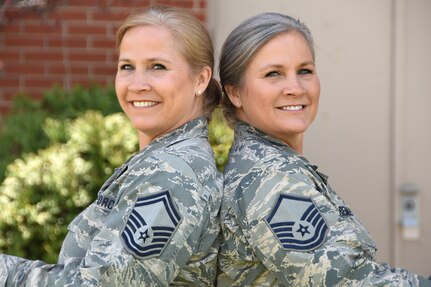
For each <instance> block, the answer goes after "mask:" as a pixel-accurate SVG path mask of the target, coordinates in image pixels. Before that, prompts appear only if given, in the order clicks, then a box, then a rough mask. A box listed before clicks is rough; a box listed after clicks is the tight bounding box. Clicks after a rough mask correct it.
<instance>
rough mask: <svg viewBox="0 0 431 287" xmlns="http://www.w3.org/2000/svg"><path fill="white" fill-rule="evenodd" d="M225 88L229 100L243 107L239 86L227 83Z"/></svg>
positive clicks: (238, 106)
mask: <svg viewBox="0 0 431 287" xmlns="http://www.w3.org/2000/svg"><path fill="white" fill-rule="evenodd" d="M224 89H225V91H226V93H227V96H228V97H229V100H230V101H231V103H232V104H233V105H234V106H235V107H237V108H240V107H241V96H240V92H239V89H238V87H235V86H232V85H225V86H224Z"/></svg>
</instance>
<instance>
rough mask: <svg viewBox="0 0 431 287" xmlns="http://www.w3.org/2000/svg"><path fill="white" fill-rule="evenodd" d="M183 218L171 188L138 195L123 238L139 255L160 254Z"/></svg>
mask: <svg viewBox="0 0 431 287" xmlns="http://www.w3.org/2000/svg"><path fill="white" fill-rule="evenodd" d="M181 219H182V217H181V215H180V214H179V212H178V211H177V208H176V206H175V204H174V203H173V202H172V199H171V196H170V194H169V191H167V190H166V191H163V192H161V193H158V194H154V195H149V196H143V197H138V199H137V200H136V203H135V206H134V207H133V210H132V212H131V213H130V215H129V218H128V219H127V223H126V225H125V227H124V230H123V232H122V233H121V240H122V242H123V245H124V247H125V248H126V249H127V250H128V251H129V252H130V253H131V254H132V255H133V256H135V257H137V258H141V259H146V258H151V257H156V256H159V255H160V254H161V253H162V251H163V249H164V248H165V247H166V245H167V244H168V242H169V240H170V239H171V237H172V235H173V234H174V232H175V230H176V229H177V227H178V225H179V223H180V221H181Z"/></svg>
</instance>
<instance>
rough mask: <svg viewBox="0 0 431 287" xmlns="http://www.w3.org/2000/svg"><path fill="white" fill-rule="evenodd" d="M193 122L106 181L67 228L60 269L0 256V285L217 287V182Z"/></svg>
mask: <svg viewBox="0 0 431 287" xmlns="http://www.w3.org/2000/svg"><path fill="white" fill-rule="evenodd" d="M207 136H208V131H207V121H206V119H204V118H199V119H196V120H193V121H191V122H189V123H187V124H185V125H184V126H182V127H180V128H178V129H177V130H175V131H173V132H171V133H169V134H166V135H164V136H162V137H160V138H159V139H157V140H155V141H154V142H152V143H151V144H150V145H148V146H147V147H146V148H144V149H143V150H142V151H141V152H139V153H138V154H136V155H135V156H133V157H132V158H130V159H129V160H128V161H127V162H126V163H125V164H124V165H123V166H122V167H120V168H118V169H117V170H116V171H115V173H114V174H113V175H112V176H111V177H110V178H109V179H108V180H107V182H106V183H105V184H104V185H103V187H102V188H101V190H100V191H99V194H98V198H97V200H96V201H95V202H94V203H93V204H91V205H90V206H89V207H88V208H87V209H86V210H84V211H83V212H82V213H81V214H80V215H79V216H77V217H76V218H75V219H74V220H73V221H72V222H71V223H70V225H69V233H68V235H67V236H66V238H65V240H64V243H63V246H62V250H61V252H60V256H59V260H58V263H57V264H46V263H44V262H41V261H31V260H26V259H23V258H18V257H14V256H8V255H0V286H169V285H175V286H178V285H181V286H214V284H215V281H216V270H217V251H218V240H217V237H218V235H219V233H220V222H219V219H218V212H219V210H220V204H221V197H222V177H221V175H220V174H219V172H218V171H217V169H216V165H215V162H214V157H213V154H212V150H211V147H210V145H209V143H208V141H207Z"/></svg>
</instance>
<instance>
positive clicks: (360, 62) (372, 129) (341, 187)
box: [209, 0, 431, 275]
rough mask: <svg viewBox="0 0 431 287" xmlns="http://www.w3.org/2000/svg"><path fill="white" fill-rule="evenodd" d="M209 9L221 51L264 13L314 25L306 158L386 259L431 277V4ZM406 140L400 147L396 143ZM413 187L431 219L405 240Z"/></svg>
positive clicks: (268, 2)
mask: <svg viewBox="0 0 431 287" xmlns="http://www.w3.org/2000/svg"><path fill="white" fill-rule="evenodd" d="M209 2H210V9H209V11H210V13H209V14H210V15H209V20H210V21H209V25H210V29H211V30H212V33H213V36H214V40H215V46H216V50H217V51H219V50H220V48H221V45H222V42H223V40H224V39H225V38H226V36H227V35H228V33H229V32H230V31H231V30H232V29H233V28H234V27H235V26H236V25H238V24H239V23H240V22H241V21H242V20H244V19H245V18H247V17H249V16H251V15H254V14H257V13H260V12H266V11H276V12H282V13H286V14H289V15H291V16H294V17H296V18H299V19H301V20H302V21H303V22H305V23H306V24H307V25H308V26H309V28H310V29H311V31H312V33H313V35H314V37H315V41H316V44H317V51H316V52H317V68H318V73H319V76H320V79H321V85H322V94H321V102H320V110H319V115H318V117H317V119H316V122H315V123H314V125H313V126H312V128H310V130H309V132H308V133H307V135H306V142H305V151H304V154H305V156H306V157H307V158H308V159H309V160H310V161H312V162H313V163H316V164H318V165H319V167H320V168H321V170H322V171H323V172H324V173H326V174H328V175H329V176H330V182H331V185H332V186H333V187H334V189H335V190H336V191H337V192H338V193H339V194H340V195H341V196H342V197H343V199H345V201H347V203H348V204H349V206H350V207H351V208H352V210H353V211H354V213H355V214H356V215H357V216H358V217H359V218H360V219H361V221H362V222H363V223H364V225H365V226H366V227H367V229H368V230H369V231H370V233H371V234H372V236H373V237H374V239H375V240H376V242H377V244H378V247H379V251H378V260H379V261H386V262H390V263H391V264H397V265H399V266H405V267H409V268H410V269H411V270H413V271H415V272H419V273H423V274H425V275H428V273H430V274H431V268H429V267H428V266H429V264H428V266H427V265H426V264H425V263H426V262H428V263H431V259H429V258H431V254H429V253H427V252H431V251H427V250H431V242H430V241H431V240H430V232H431V222H430V219H424V217H428V218H430V217H431V216H429V211H428V210H427V208H429V207H430V206H431V203H430V200H431V198H430V197H431V182H430V181H429V178H431V177H430V176H429V175H428V174H427V172H425V170H426V171H431V168H429V167H428V165H427V163H428V162H430V161H431V158H430V152H429V151H428V149H427V147H431V144H430V141H431V132H430V131H431V113H427V112H426V111H425V109H426V108H428V107H430V106H431V105H430V100H431V87H430V83H431V72H430V71H429V67H431V66H430V64H429V63H430V59H431V58H430V57H431V56H430V52H429V51H431V48H430V46H429V41H430V36H428V35H425V34H426V32H425V30H424V29H425V28H424V27H431V17H429V15H431V11H430V9H429V6H430V4H429V3H430V2H429V1H427V0H415V1H406V0H380V1H374V0H362V1H356V0H327V1H312V0H265V1H263V0H235V1H230V0H217V1H215V0H214V1H209ZM404 6H405V7H404ZM407 8H408V9H407ZM402 9H404V10H402ZM211 11H212V12H211ZM427 15H428V16H427ZM397 29H398V30H397ZM413 30H414V31H413ZM400 31H402V33H401V32H400ZM412 32H414V33H412ZM421 33H422V34H421ZM428 34H429V33H428ZM424 38H427V40H426V41H427V42H426V44H424V43H423V42H424V41H425V39H424ZM406 41H407V42H408V44H406V45H405V46H402V47H398V46H399V45H400V43H406ZM427 51H428V52H427ZM400 61H404V63H405V66H402V65H400V64H399V62H400ZM427 70H428V71H427ZM425 79H428V80H425ZM400 80H403V81H402V82H400ZM412 93H414V95H411V94H412ZM407 94H408V95H409V96H408V99H407ZM410 95H411V96H410ZM410 99H411V100H412V101H414V104H412V103H411V102H410ZM404 102H406V104H405V105H404ZM400 104H403V107H402V108H400ZM400 140H402V141H403V142H402V145H400V144H396V143H395V142H398V141H400ZM427 178H428V179H427ZM406 181H412V182H414V183H417V184H418V185H419V186H420V188H421V195H422V212H423V213H422V218H423V219H424V220H422V230H421V231H422V234H421V237H420V240H419V241H405V240H403V239H401V237H400V230H399V225H398V221H399V218H398V216H399V214H400V213H399V210H398V205H399V202H398V199H399V198H398V196H397V194H398V188H399V186H400V185H401V184H402V183H404V182H406ZM426 213H428V215H427V214H426Z"/></svg>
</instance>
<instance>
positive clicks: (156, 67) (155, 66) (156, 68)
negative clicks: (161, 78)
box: [153, 64, 166, 70]
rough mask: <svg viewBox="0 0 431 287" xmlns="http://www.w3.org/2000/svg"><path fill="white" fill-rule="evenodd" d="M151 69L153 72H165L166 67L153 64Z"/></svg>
mask: <svg viewBox="0 0 431 287" xmlns="http://www.w3.org/2000/svg"><path fill="white" fill-rule="evenodd" d="M153 69H154V70H166V67H165V66H164V65H162V64H154V65H153Z"/></svg>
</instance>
